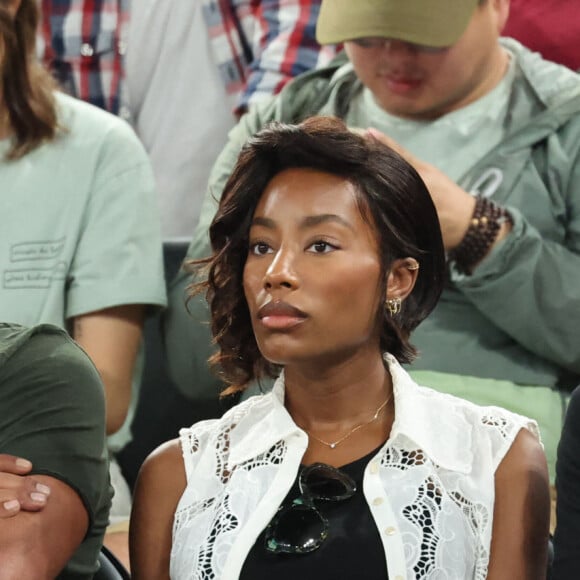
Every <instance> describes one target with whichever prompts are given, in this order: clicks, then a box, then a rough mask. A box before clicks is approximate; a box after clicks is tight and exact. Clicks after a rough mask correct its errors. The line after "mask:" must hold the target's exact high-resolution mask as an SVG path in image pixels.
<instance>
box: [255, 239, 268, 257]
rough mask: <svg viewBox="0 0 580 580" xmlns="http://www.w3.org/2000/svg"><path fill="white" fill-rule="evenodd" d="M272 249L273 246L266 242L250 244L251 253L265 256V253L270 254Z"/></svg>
mask: <svg viewBox="0 0 580 580" xmlns="http://www.w3.org/2000/svg"><path fill="white" fill-rule="evenodd" d="M271 251H272V248H270V246H269V245H268V244H266V243H264V242H256V243H255V244H251V245H250V253H251V254H255V255H256V256H264V255H265V254H269V253H270V252H271Z"/></svg>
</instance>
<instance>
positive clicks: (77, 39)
mask: <svg viewBox="0 0 580 580" xmlns="http://www.w3.org/2000/svg"><path fill="white" fill-rule="evenodd" d="M40 2H41V6H42V23H41V29H40V32H41V37H40V39H39V40H40V50H41V56H42V60H43V61H44V63H45V64H46V65H47V66H48V67H49V68H50V69H51V70H52V72H53V74H54V76H55V77H56V79H57V81H58V82H59V84H60V85H61V87H62V88H63V90H65V91H66V92H68V93H70V94H71V95H74V96H75V97H78V98H80V99H82V100H83V101H87V102H89V103H92V104H93V105H96V106H97V107H101V108H102V109H106V110H108V111H111V112H112V113H115V114H121V116H123V117H127V116H128V113H127V109H126V107H123V106H122V105H123V104H124V102H125V98H124V83H123V62H122V60H123V55H124V53H125V49H126V46H127V43H126V35H127V18H128V3H129V0H40Z"/></svg>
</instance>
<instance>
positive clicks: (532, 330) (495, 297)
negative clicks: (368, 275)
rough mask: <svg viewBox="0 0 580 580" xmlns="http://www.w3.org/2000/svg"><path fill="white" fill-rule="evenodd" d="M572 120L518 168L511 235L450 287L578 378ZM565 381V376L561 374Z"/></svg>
mask: <svg viewBox="0 0 580 580" xmlns="http://www.w3.org/2000/svg"><path fill="white" fill-rule="evenodd" d="M579 133H580V121H579V120H574V119H573V120H572V121H570V122H569V123H568V126H567V127H566V128H565V129H564V130H563V131H561V132H560V133H557V134H554V135H552V136H551V137H550V138H549V139H548V140H547V142H545V143H543V144H541V145H542V147H543V148H544V151H545V153H543V160H544V161H543V165H544V166H545V167H546V168H547V170H546V173H545V175H544V176H543V179H542V180H540V179H539V177H538V175H539V174H540V171H539V170H538V169H537V168H538V167H540V168H541V165H540V164H537V165H534V166H532V165H531V164H530V166H529V167H528V168H527V171H524V172H522V174H521V176H520V177H519V180H518V181H517V182H516V183H515V184H514V186H513V189H512V190H511V191H510V192H509V194H506V199H505V205H506V207H507V208H508V209H509V210H510V212H511V213H512V214H513V217H514V226H513V229H512V232H511V233H510V234H509V235H508V237H507V238H506V239H505V240H503V241H502V243H501V244H500V245H499V246H498V247H497V248H496V249H495V250H494V251H493V252H492V253H491V254H490V255H489V256H488V257H487V258H486V259H485V260H484V261H483V262H482V263H481V264H480V266H478V267H477V268H476V270H475V272H474V274H473V275H472V276H460V275H458V274H457V272H453V273H452V279H453V282H454V283H455V285H456V287H457V288H458V289H459V290H460V291H461V292H462V293H463V294H464V296H466V297H467V299H468V300H469V301H470V302H471V303H472V304H473V305H474V306H475V307H476V308H477V310H478V311H479V312H481V313H483V314H484V316H485V317H486V318H487V319H488V320H490V321H491V322H492V324H494V325H495V326H496V327H497V328H499V329H501V330H502V331H503V332H504V333H506V334H507V335H509V336H510V337H511V338H512V339H513V340H514V341H515V343H517V344H518V345H521V346H522V347H523V348H524V349H526V350H527V351H528V353H529V366H530V367H532V366H533V365H534V364H536V362H537V361H541V360H544V361H547V363H548V364H552V365H555V366H557V367H559V368H560V369H561V370H560V373H559V374H560V376H563V377H566V376H567V375H572V377H570V378H569V379H567V380H572V381H574V380H575V379H574V376H575V377H576V379H577V377H578V375H580V348H578V344H579V342H578V339H579V337H580V333H579V329H580V152H579V145H580V142H579V140H578V135H579ZM565 380H566V379H565Z"/></svg>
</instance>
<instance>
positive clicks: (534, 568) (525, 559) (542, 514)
mask: <svg viewBox="0 0 580 580" xmlns="http://www.w3.org/2000/svg"><path fill="white" fill-rule="evenodd" d="M549 523H550V490H549V479H548V468H547V465H546V458H545V455H544V452H543V450H542V447H541V445H540V443H539V442H538V441H537V440H536V439H535V437H534V436H533V435H532V434H531V433H530V432H529V431H527V430H525V429H522V430H521V431H520V432H519V433H518V435H517V437H516V439H515V441H514V443H513V445H512V447H511V448H510V450H509V452H508V453H507V455H506V456H505V458H504V459H503V461H502V463H501V464H500V466H499V468H498V470H497V472H496V476H495V506H494V512H493V531H492V538H491V555H490V562H489V571H488V575H487V578H488V580H536V579H537V580H540V579H544V578H546V570H547V560H548V535H549Z"/></svg>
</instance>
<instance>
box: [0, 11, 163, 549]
mask: <svg viewBox="0 0 580 580" xmlns="http://www.w3.org/2000/svg"><path fill="white" fill-rule="evenodd" d="M38 4H39V3H38V2H37V0H0V280H1V281H2V283H1V284H0V321H2V322H10V323H18V324H21V325H24V326H26V327H33V326H35V325H37V324H40V323H52V324H55V325H57V326H59V327H60V328H63V329H67V330H68V331H69V332H70V334H71V335H72V336H73V338H74V339H75V340H76V341H77V342H78V343H79V344H80V345H81V346H82V347H83V348H84V350H85V351H86V352H87V354H88V355H89V356H90V358H91V360H92V361H93V363H94V364H95V366H96V367H97V369H98V371H99V374H100V375H101V377H102V379H103V383H104V387H105V399H106V430H107V435H113V434H115V433H116V432H119V430H120V429H121V426H122V425H123V423H124V422H125V418H126V417H127V414H128V410H129V407H130V401H131V398H132V395H133V397H134V396H135V394H136V393H134V392H133V393H132V386H133V382H134V376H135V378H138V377H136V373H135V366H136V360H137V353H138V349H139V345H140V342H141V335H142V325H143V318H144V316H145V311H146V309H147V308H148V306H149V305H156V306H157V305H164V304H165V283H164V277H163V266H162V258H161V239H160V227H159V216H158V212H157V203H156V199H155V192H154V182H153V177H152V172H151V168H150V164H149V160H148V159H147V155H146V153H145V151H144V149H143V147H142V146H141V144H140V142H139V140H138V139H137V137H136V135H135V134H134V132H133V130H132V129H131V127H129V125H127V124H126V123H125V122H123V121H121V120H120V119H119V118H117V117H115V116H114V115H111V114H108V113H106V112H104V111H101V110H99V109H97V108H96V107H93V106H91V105H88V104H86V103H83V102H81V101H79V100H76V99H73V98H71V97H69V96H67V95H65V94H63V93H61V92H59V91H58V90H56V87H55V84H54V83H53V81H52V79H51V77H50V76H49V75H48V74H47V72H46V71H44V70H43V69H42V67H41V66H40V65H39V64H38V62H37V60H36V56H35V39H36V26H37V21H38ZM51 411H54V412H56V409H52V408H51ZM55 420H57V419H56V418H55ZM128 433H129V430H128V428H125V429H124V430H122V431H121V432H119V434H118V435H117V438H116V439H115V440H113V439H109V443H108V445H109V449H110V451H115V450H118V448H119V447H121V446H122V445H123V444H124V443H126V441H127V436H128ZM37 436H38V437H39V438H40V439H42V436H43V433H42V432H41V431H39V433H38V434H37ZM0 453H1V449H0ZM79 453H82V449H79ZM111 473H112V476H113V483H114V486H115V489H116V492H117V493H116V496H115V500H114V502H113V511H112V520H113V521H125V522H128V518H129V509H130V502H131V497H130V494H129V490H128V486H127V484H126V483H125V482H124V480H123V478H122V476H121V474H120V470H119V469H118V468H115V465H114V464H113V468H112V471H111ZM54 498H55V495H54V494H53V495H52V496H51V498H50V499H49V501H48V504H47V505H48V506H50V504H51V502H52V501H54V502H55V503H56V501H57V500H56V499H54ZM43 511H44V510H41V512H40V515H38V516H37V519H38V520H39V519H40V517H41V516H42V515H44V514H42V512H43ZM46 513H48V512H46ZM113 518H114V519H113ZM34 521H37V520H34ZM49 537H50V536H47V538H49Z"/></svg>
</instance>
